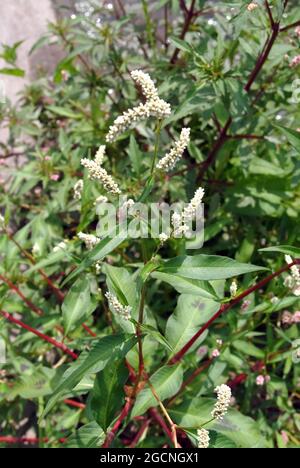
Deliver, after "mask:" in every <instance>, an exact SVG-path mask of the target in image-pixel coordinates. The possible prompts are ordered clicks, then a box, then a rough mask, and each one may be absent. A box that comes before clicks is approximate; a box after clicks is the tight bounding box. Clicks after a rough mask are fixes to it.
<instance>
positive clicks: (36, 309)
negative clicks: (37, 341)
mask: <svg viewBox="0 0 300 468" xmlns="http://www.w3.org/2000/svg"><path fill="white" fill-rule="evenodd" d="M0 280H1V281H3V282H4V283H6V284H7V286H8V287H9V288H10V289H11V290H12V291H15V293H17V294H18V296H19V297H20V298H21V299H22V300H23V301H24V302H25V304H26V305H27V306H28V307H29V309H31V310H32V311H33V312H35V313H36V314H37V315H39V316H41V315H43V314H44V312H43V311H42V309H40V308H39V307H37V306H36V305H34V304H33V302H31V301H30V300H29V299H27V297H25V296H24V294H23V293H22V291H20V289H19V288H18V287H17V286H16V285H14V284H13V283H12V282H11V281H10V280H9V279H8V278H6V277H5V276H3V275H0Z"/></svg>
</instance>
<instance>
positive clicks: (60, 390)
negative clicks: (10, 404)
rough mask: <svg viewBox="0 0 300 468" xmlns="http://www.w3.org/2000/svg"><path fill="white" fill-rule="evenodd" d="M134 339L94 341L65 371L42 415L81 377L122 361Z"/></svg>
mask: <svg viewBox="0 0 300 468" xmlns="http://www.w3.org/2000/svg"><path fill="white" fill-rule="evenodd" d="M136 341H137V340H136V337H135V336H133V335H125V334H120V335H112V336H105V337H104V338H101V339H100V340H98V341H96V342H95V343H94V344H93V345H92V347H91V349H90V351H84V352H83V353H81V355H80V356H79V358H78V359H77V361H76V362H74V364H72V365H71V367H69V369H67V370H66V372H65V373H64V375H63V376H62V378H61V381H60V383H59V385H58V386H57V387H56V389H55V390H54V393H53V395H52V397H51V398H50V399H49V401H48V403H47V405H46V408H45V411H44V414H43V415H42V417H45V415H46V414H48V413H49V411H50V410H51V409H52V408H53V406H54V405H55V404H56V402H57V401H58V400H60V399H61V398H63V397H64V395H67V394H68V393H69V392H70V391H71V390H72V389H73V388H74V387H75V386H76V385H77V384H78V383H79V382H80V380H81V379H83V377H86V376H87V375H88V374H94V373H97V372H100V371H101V370H102V369H104V368H105V367H106V366H107V364H108V363H110V362H114V361H116V360H119V359H122V358H123V357H124V356H126V354H127V353H128V351H129V350H130V349H131V348H132V347H133V346H134V345H135V343H136Z"/></svg>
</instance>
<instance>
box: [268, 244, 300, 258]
mask: <svg viewBox="0 0 300 468" xmlns="http://www.w3.org/2000/svg"><path fill="white" fill-rule="evenodd" d="M259 251H260V252H279V253H283V254H285V255H291V256H292V257H294V258H300V248H299V247H294V246H292V245H276V246H274V247H265V248H264V249H259Z"/></svg>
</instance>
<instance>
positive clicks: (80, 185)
mask: <svg viewBox="0 0 300 468" xmlns="http://www.w3.org/2000/svg"><path fill="white" fill-rule="evenodd" d="M73 190H74V199H75V200H80V199H81V193H82V190H83V180H82V179H79V180H78V181H77V182H76V184H75V185H74V188H73Z"/></svg>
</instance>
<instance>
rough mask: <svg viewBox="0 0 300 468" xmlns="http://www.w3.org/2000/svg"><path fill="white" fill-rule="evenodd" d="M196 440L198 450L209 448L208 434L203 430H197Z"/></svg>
mask: <svg viewBox="0 0 300 468" xmlns="http://www.w3.org/2000/svg"><path fill="white" fill-rule="evenodd" d="M197 440H198V448H208V447H209V441H210V437H209V432H208V431H207V430H206V429H204V428H201V429H198V430H197Z"/></svg>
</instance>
